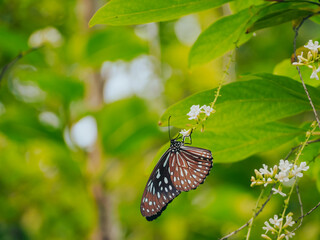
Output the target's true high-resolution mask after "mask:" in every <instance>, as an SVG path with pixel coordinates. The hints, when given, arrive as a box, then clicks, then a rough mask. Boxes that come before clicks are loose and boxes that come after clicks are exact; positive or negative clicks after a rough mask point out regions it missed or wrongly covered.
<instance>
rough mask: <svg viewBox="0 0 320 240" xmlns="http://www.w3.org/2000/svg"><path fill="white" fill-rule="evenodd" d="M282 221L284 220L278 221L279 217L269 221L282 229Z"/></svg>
mask: <svg viewBox="0 0 320 240" xmlns="http://www.w3.org/2000/svg"><path fill="white" fill-rule="evenodd" d="M282 220H283V219H282V218H279V219H278V215H274V216H273V218H270V219H269V222H270V223H271V224H273V225H274V226H275V227H280V224H281V223H282Z"/></svg>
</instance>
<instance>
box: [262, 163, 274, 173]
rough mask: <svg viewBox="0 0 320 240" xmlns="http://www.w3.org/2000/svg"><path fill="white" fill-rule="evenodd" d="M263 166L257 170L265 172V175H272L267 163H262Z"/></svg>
mask: <svg viewBox="0 0 320 240" xmlns="http://www.w3.org/2000/svg"><path fill="white" fill-rule="evenodd" d="M262 166H263V168H260V169H259V171H260V173H261V174H265V175H272V173H271V172H269V170H268V165H266V164H262Z"/></svg>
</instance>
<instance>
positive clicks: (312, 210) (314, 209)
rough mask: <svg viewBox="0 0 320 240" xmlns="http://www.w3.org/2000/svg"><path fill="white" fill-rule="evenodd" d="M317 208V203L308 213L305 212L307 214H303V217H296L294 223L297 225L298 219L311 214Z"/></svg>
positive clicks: (319, 204) (319, 203)
mask: <svg viewBox="0 0 320 240" xmlns="http://www.w3.org/2000/svg"><path fill="white" fill-rule="evenodd" d="M319 206H320V202H318V204H317V205H315V206H314V207H313V208H311V209H310V210H309V212H307V213H305V214H304V215H302V216H300V217H298V219H297V220H296V221H295V222H296V223H297V222H298V221H299V220H300V219H302V218H304V217H306V216H308V215H309V214H310V213H312V212H313V211H314V210H316V209H317V208H318V207H319Z"/></svg>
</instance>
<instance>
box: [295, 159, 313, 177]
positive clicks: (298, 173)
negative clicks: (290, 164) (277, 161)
mask: <svg viewBox="0 0 320 240" xmlns="http://www.w3.org/2000/svg"><path fill="white" fill-rule="evenodd" d="M308 169H309V166H307V163H306V162H302V163H300V166H299V167H298V166H297V165H294V168H293V170H292V172H291V173H292V175H293V176H297V177H300V178H301V177H303V173H302V172H301V171H307V170H308Z"/></svg>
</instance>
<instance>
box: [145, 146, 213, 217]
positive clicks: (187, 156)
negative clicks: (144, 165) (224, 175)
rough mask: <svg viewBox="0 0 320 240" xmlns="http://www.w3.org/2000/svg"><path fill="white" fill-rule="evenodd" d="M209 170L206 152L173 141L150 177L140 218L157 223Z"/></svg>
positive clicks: (203, 178)
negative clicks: (155, 220)
mask: <svg viewBox="0 0 320 240" xmlns="http://www.w3.org/2000/svg"><path fill="white" fill-rule="evenodd" d="M211 168H212V154H211V152H210V151H209V150H207V149H202V148H197V147H190V146H184V145H183V143H181V142H178V141H175V140H173V141H172V142H171V146H170V148H169V149H168V150H167V151H166V152H165V153H164V154H163V155H162V157H161V158H160V160H159V162H158V163H157V165H156V166H155V168H154V169H153V171H152V173H151V175H150V178H149V180H148V182H147V185H146V187H145V189H144V192H143V196H142V200H141V205H140V211H141V214H142V215H143V216H144V217H146V219H147V220H148V221H152V220H154V219H156V218H157V217H159V216H160V215H161V213H162V212H163V211H164V210H165V209H166V207H167V205H168V204H169V203H170V202H171V201H172V200H173V199H174V198H175V197H177V196H178V195H179V194H180V193H181V191H184V192H185V191H189V190H191V189H196V188H197V187H198V186H199V185H200V184H202V183H203V182H204V180H205V179H206V177H207V176H208V174H209V172H210V170H211Z"/></svg>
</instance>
